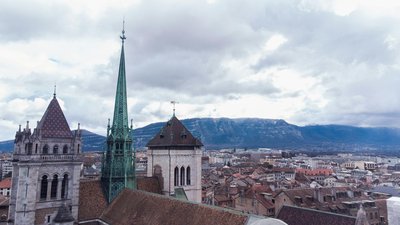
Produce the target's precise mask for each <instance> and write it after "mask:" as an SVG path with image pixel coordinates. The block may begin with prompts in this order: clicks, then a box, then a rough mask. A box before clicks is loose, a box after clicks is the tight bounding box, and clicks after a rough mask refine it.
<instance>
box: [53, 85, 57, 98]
mask: <svg viewBox="0 0 400 225" xmlns="http://www.w3.org/2000/svg"><path fill="white" fill-rule="evenodd" d="M56 95H57V84H54V93H53V98H56Z"/></svg>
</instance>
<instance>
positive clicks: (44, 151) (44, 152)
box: [43, 145, 49, 154]
mask: <svg viewBox="0 0 400 225" xmlns="http://www.w3.org/2000/svg"><path fill="white" fill-rule="evenodd" d="M43 154H49V146H48V145H44V146H43Z"/></svg>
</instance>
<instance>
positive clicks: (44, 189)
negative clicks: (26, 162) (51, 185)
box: [40, 175, 47, 200]
mask: <svg viewBox="0 0 400 225" xmlns="http://www.w3.org/2000/svg"><path fill="white" fill-rule="evenodd" d="M46 197H47V176H46V175H44V176H43V177H42V181H41V183H40V200H46Z"/></svg>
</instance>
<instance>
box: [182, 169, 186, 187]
mask: <svg viewBox="0 0 400 225" xmlns="http://www.w3.org/2000/svg"><path fill="white" fill-rule="evenodd" d="M184 185H185V167H183V166H182V167H181V186H184Z"/></svg>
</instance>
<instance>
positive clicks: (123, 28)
mask: <svg viewBox="0 0 400 225" xmlns="http://www.w3.org/2000/svg"><path fill="white" fill-rule="evenodd" d="M119 38H121V40H122V44H124V42H125V39H126V36H125V19H124V20H123V21H122V35H121V36H119Z"/></svg>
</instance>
